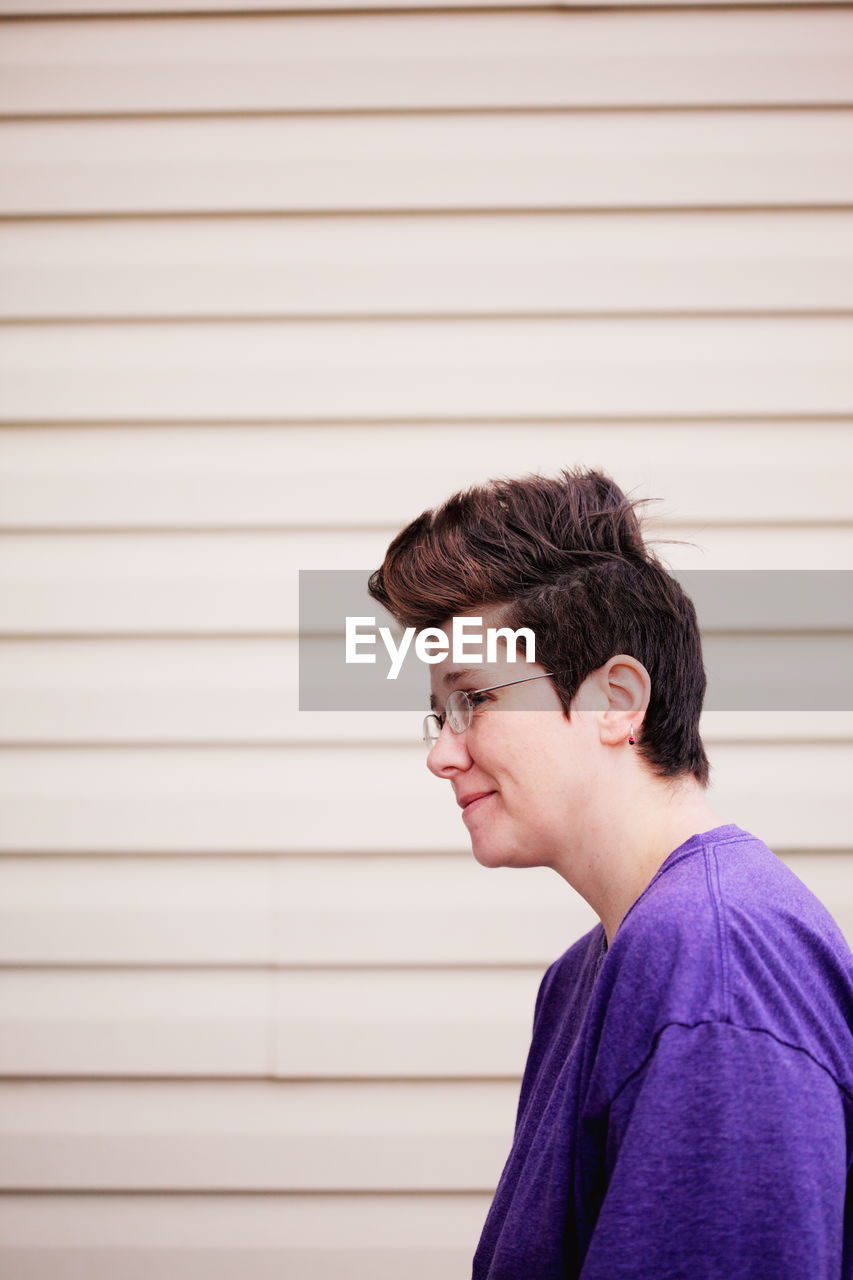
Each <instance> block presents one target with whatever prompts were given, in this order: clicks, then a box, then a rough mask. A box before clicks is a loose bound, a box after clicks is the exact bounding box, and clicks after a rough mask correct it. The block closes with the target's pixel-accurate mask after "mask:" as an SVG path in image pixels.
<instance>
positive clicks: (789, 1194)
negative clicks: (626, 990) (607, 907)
mask: <svg viewBox="0 0 853 1280" xmlns="http://www.w3.org/2000/svg"><path fill="white" fill-rule="evenodd" d="M606 1155H607V1160H606V1168H607V1183H606V1189H605V1191H604V1198H603V1201H602V1205H601V1210H600V1213H599V1216H598V1219H597V1222H596V1225H595V1229H594V1231H593V1234H592V1239H591V1243H590V1247H589V1249H588V1251H587V1254H586V1257H585V1259H584V1263H583V1267H582V1269H581V1273H580V1274H581V1280H625V1278H627V1277H631V1280H647V1278H648V1277H651V1276H653V1277H654V1278H655V1280H676V1278H678V1280H681V1278H682V1277H683V1278H684V1280H703V1278H707V1280H712V1278H713V1280H721V1277H725V1280H767V1277H768V1276H772V1277H773V1278H774V1280H841V1274H842V1270H841V1269H842V1245H843V1232H844V1197H845V1184H846V1178H847V1167H846V1148H845V1124H844V1106H843V1097H842V1095H841V1091H840V1089H839V1087H838V1085H837V1083H836V1082H835V1080H834V1079H833V1078H832V1076H831V1075H829V1074H828V1073H827V1072H826V1071H825V1070H824V1068H823V1067H822V1066H820V1065H819V1064H818V1063H817V1062H815V1061H814V1059H812V1058H811V1057H810V1056H809V1055H808V1054H806V1053H805V1052H803V1051H802V1050H799V1049H796V1048H794V1047H792V1046H790V1045H787V1044H783V1043H781V1042H780V1041H778V1040H776V1039H775V1038H774V1037H773V1036H771V1035H769V1034H768V1033H766V1032H764V1031H758V1030H751V1029H746V1028H741V1027H737V1026H734V1025H732V1024H730V1023H726V1022H703V1023H699V1024H697V1025H695V1026H683V1025H681V1024H677V1023H672V1024H669V1025H668V1026H666V1027H665V1028H664V1030H663V1031H662V1032H661V1033H660V1035H659V1036H658V1038H657V1041H656V1044H655V1048H654V1051H653V1052H652V1054H651V1055H650V1057H649V1058H648V1059H647V1061H646V1062H645V1064H644V1065H643V1066H642V1068H641V1069H639V1070H638V1071H636V1073H635V1074H634V1075H633V1076H632V1077H631V1078H630V1079H629V1080H628V1081H627V1082H625V1083H624V1085H623V1086H622V1088H621V1089H620V1091H619V1093H618V1094H617V1096H616V1098H615V1099H614V1100H613V1102H612V1103H611V1106H610V1111H609V1117H608V1128H607V1147H606Z"/></svg>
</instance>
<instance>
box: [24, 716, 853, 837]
mask: <svg viewBox="0 0 853 1280" xmlns="http://www.w3.org/2000/svg"><path fill="white" fill-rule="evenodd" d="M846 709H847V708H842V711H844V710H846ZM305 714H306V715H307V714H310V713H309V712H306V713H305ZM352 714H353V715H357V714H358V712H353V713H352ZM412 714H413V715H417V712H413V713H412ZM717 714H720V713H717ZM722 714H724V713H722ZM753 714H754V715H760V714H761V712H760V711H755V712H754V713H753ZM702 739H703V741H704V742H706V743H708V744H709V745H711V746H714V747H717V746H738V747H752V746H762V747H765V748H766V747H768V746H771V747H775V746H779V747H783V746H796V747H800V746H802V747H838V746H844V745H845V744H847V745H849V744H850V743H853V734H841V735H835V736H834V737H832V736H829V735H827V736H821V735H819V734H808V735H793V734H791V735H785V736H783V735H780V734H778V733H774V734H770V733H767V734H765V735H762V734H760V733H752V734H750V735H749V736H748V737H738V736H734V735H727V734H724V733H723V734H716V733H708V732H707V731H706V732H705V733H704V734H703V735H702ZM379 746H381V747H383V748H385V747H397V748H401V747H408V748H412V749H413V750H414V747H413V746H412V740H411V739H410V738H383V739H382V740H381V741H380V742H377V741H375V740H371V739H368V738H365V739H363V740H359V739H354V738H347V739H345V740H343V739H341V738H331V737H330V738H306V739H302V738H269V739H264V738H257V739H251V740H245V741H241V740H240V739H238V738H223V739H221V740H216V739H213V740H211V739H207V740H205V741H201V740H196V739H192V738H174V739H171V738H169V739H164V740H162V741H156V742H151V741H148V740H146V739H142V738H129V739H126V740H123V741H118V740H116V741H113V740H110V739H107V738H105V739H98V740H97V741H92V742H80V741H78V740H73V739H72V740H68V739H63V738H39V739H38V741H36V742H33V741H25V742H21V741H16V740H14V739H11V738H9V739H6V738H3V739H0V758H2V755H3V752H4V751H31V752H37V751H74V752H78V753H82V752H84V751H135V752H142V751H145V752H149V753H150V752H154V751H275V750H282V751H285V750H286V751H291V750H297V749H298V750H300V751H304V750H307V749H309V748H316V749H323V750H325V749H327V748H328V747H343V748H346V749H347V750H350V749H351V750H352V751H363V750H364V749H365V748H368V747H373V748H376V747H379ZM415 746H416V747H417V750H418V752H419V753H420V752H422V753H423V755H424V758H426V752H425V751H424V749H423V747H422V746H421V744H420V743H415ZM0 856H4V857H16V856H24V857H28V856H29V855H28V854H24V855H15V854H8V853H4V854H2V855H0ZM57 856H65V855H57ZM92 856H93V857H94V856H100V855H94V854H93V855H92ZM108 856H111V855H108ZM180 856H183V855H180ZM228 856H231V855H228ZM260 856H264V857H265V856H267V855H260ZM280 856H283V857H289V858H290V857H302V856H310V857H314V854H313V853H312V854H310V855H302V854H293V853H287V854H283V855H280ZM338 856H340V854H339V855H338ZM359 856H361V855H359ZM371 856H373V855H371ZM384 856H386V857H408V856H410V855H408V854H386V855H384ZM436 856H439V855H436ZM444 856H448V857H456V854H448V855H444Z"/></svg>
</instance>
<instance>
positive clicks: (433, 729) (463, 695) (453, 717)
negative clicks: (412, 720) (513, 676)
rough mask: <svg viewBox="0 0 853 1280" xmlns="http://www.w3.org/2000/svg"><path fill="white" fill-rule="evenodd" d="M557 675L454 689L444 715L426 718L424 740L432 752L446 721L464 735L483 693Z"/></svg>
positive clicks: (555, 673) (548, 674)
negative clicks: (478, 698) (483, 687)
mask: <svg viewBox="0 0 853 1280" xmlns="http://www.w3.org/2000/svg"><path fill="white" fill-rule="evenodd" d="M555 675H557V672H556V671H546V672H544V674H543V675H539V676H524V677H523V678H522V679H521V680H507V681H506V683H505V684H490V685H488V686H487V687H486V688H485V689H472V690H471V692H470V693H469V692H468V690H467V689H454V690H453V692H452V693H451V694H449V695H448V698H447V701H446V702H445V704H444V715H441V716H440V715H439V714H438V713H437V712H435V711H430V712H428V713H427V715H425V716H424V731H423V740H424V742H425V744H426V746H427V747H428V748H429V749H430V750H431V749H432V748H433V747H434V746H435V744H436V743H437V742H438V738H439V734H440V733H441V731H442V729H443V728H444V722H445V720H446V721H447V723H448V724H449V725H450V728H451V729H452V730H453V732H454V733H464V732H465V730H466V729H468V728H470V726H471V720H472V719H473V717H474V706H475V703H474V701H473V700H474V699H475V698H477V697H479V695H480V694H481V693H491V692H492V691H493V690H494V689H508V688H509V686H510V685H513V684H526V683H527V681H528V680H545V679H546V678H547V677H548V676H555Z"/></svg>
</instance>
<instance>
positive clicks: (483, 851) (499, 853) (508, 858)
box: [471, 838, 514, 867]
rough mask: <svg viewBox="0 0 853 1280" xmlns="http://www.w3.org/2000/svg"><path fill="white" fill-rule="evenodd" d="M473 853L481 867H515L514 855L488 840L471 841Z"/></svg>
mask: <svg viewBox="0 0 853 1280" xmlns="http://www.w3.org/2000/svg"><path fill="white" fill-rule="evenodd" d="M471 852H472V854H473V855H474V860H475V862H479V864H480V866H481V867H511V866H513V865H514V864H513V855H512V852H511V851H510V850H508V849H502V848H501V846H500V845H499V844H497V843H496V842H495V841H493V840H489V839H488V838H486V839H483V840H477V839H473V840H472V841H471Z"/></svg>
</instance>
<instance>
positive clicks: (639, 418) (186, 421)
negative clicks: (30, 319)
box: [0, 411, 851, 528]
mask: <svg viewBox="0 0 853 1280" xmlns="http://www.w3.org/2000/svg"><path fill="white" fill-rule="evenodd" d="M815 422H817V423H820V424H824V423H826V424H828V425H832V424H833V423H842V424H846V425H849V424H850V422H851V416H850V414H849V413H821V412H811V413H804V412H803V411H798V412H797V413H749V412H743V411H739V412H738V413H725V414H713V413H706V414H702V413H689V412H688V413H647V414H632V415H631V416H630V417H628V416H627V415H626V416H625V417H619V416H617V415H614V414H612V413H606V414H601V415H600V416H599V415H598V414H595V413H577V414H567V413H560V414H553V415H551V414H546V415H543V414H533V413H526V414H523V415H522V414H488V415H484V414H470V415H466V414H464V413H455V414H453V415H450V414H448V415H447V416H446V417H444V418H438V417H435V416H432V417H426V418H420V417H406V418H404V417H401V416H400V415H399V414H394V415H392V416H390V417H383V416H382V415H379V414H366V415H365V416H364V417H362V418H342V417H340V416H335V417H320V416H318V417H316V418H306V417H305V414H304V413H303V414H300V415H299V416H298V417H295V418H282V417H281V416H280V415H276V416H275V417H264V418H255V417H252V416H251V415H249V414H247V415H246V416H245V417H241V418H240V419H239V421H235V418H234V416H233V414H232V415H231V416H229V417H227V418H210V417H206V418H190V417H187V418H184V417H180V416H177V415H175V414H171V415H169V416H168V417H159V418H124V417H119V416H115V417H111V418H110V419H109V421H103V420H102V421H100V422H98V421H96V422H93V421H92V420H91V418H41V417H39V418H32V419H27V418H20V417H17V416H16V417H11V418H0V431H2V430H3V429H4V428H9V429H11V430H15V431H22V430H30V429H31V428H38V427H46V428H49V429H50V430H52V431H53V430H56V429H57V428H64V429H67V430H77V429H78V428H80V427H85V428H86V429H87V430H90V429H91V428H92V427H98V428H100V429H102V430H104V431H110V430H112V429H113V428H116V427H147V428H152V429H156V428H158V427H159V428H161V429H163V430H169V429H170V428H173V427H181V428H183V427H204V428H212V429H216V428H217V427H223V428H224V427H311V428H322V427H353V428H359V427H366V426H367V427H388V428H389V429H391V428H393V427H436V428H441V427H447V428H448V429H452V428H454V427H459V426H464V427H478V426H481V427H494V426H510V427H513V426H521V427H525V426H556V427H560V426H571V425H572V424H573V423H584V424H586V425H587V426H589V425H596V426H599V425H600V426H606V425H613V426H636V427H648V426H667V425H670V424H678V425H691V426H692V425H699V424H707V425H710V426H715V425H718V424H719V425H721V426H725V425H726V424H727V423H731V425H732V427H733V428H737V427H740V426H743V425H746V426H751V425H753V424H761V423H767V424H769V425H770V426H775V425H777V424H779V423H785V424H789V423H791V424H795V425H796V424H798V423H800V424H802V423H808V424H812V423H815ZM790 523H791V526H794V525H795V524H796V521H791V522H790ZM808 524H809V526H811V521H809V522H808ZM832 526H833V527H835V523H834V522H832ZM315 527H316V526H313V525H312V526H311V528H315ZM329 527H330V528H337V526H335V525H330V526H329ZM358 527H359V528H361V527H362V526H361V525H359V526H358ZM364 527H365V528H368V527H375V526H367V525H365V526H364ZM385 527H386V526H385V525H382V526H381V528H385ZM785 527H787V522H786V525H785Z"/></svg>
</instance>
